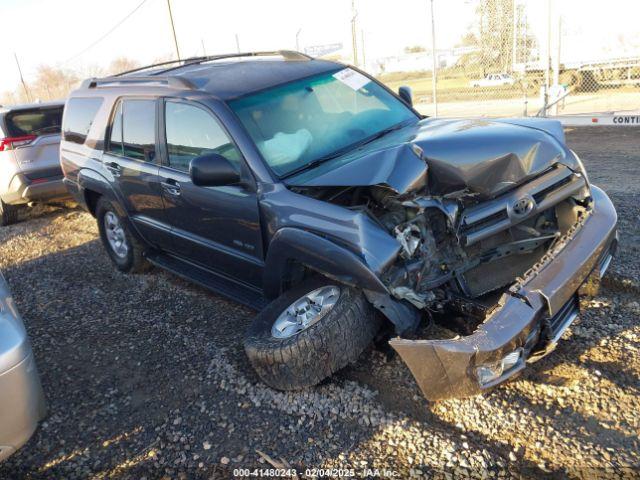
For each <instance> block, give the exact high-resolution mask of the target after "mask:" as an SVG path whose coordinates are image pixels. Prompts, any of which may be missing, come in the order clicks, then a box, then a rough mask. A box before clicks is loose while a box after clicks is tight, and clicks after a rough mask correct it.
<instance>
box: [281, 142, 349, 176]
mask: <svg viewBox="0 0 640 480" xmlns="http://www.w3.org/2000/svg"><path fill="white" fill-rule="evenodd" d="M351 148H352V147H351ZM351 148H341V149H340V150H337V151H335V152H333V153H332V154H330V155H325V156H324V157H320V158H316V159H315V160H312V161H310V162H308V163H305V164H304V165H301V166H299V167H298V168H294V169H293V170H291V171H290V172H287V173H285V174H284V175H282V176H281V177H280V178H282V179H285V178H289V177H293V176H294V175H296V174H298V173H300V172H304V171H305V170H310V169H312V168H315V167H317V166H318V165H320V164H321V163H324V162H326V161H327V160H331V159H332V158H336V157H339V156H340V155H342V154H343V153H346V152H347V151H349V150H351Z"/></svg>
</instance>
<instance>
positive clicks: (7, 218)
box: [0, 200, 20, 227]
mask: <svg viewBox="0 0 640 480" xmlns="http://www.w3.org/2000/svg"><path fill="white" fill-rule="evenodd" d="M19 211H20V208H19V207H17V206H15V205H8V204H6V203H4V202H3V201H2V200H0V226H2V227H4V226H6V225H11V224H12V223H16V222H17V221H18V212H19Z"/></svg>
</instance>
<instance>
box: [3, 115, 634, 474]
mask: <svg viewBox="0 0 640 480" xmlns="http://www.w3.org/2000/svg"><path fill="white" fill-rule="evenodd" d="M568 141H569V144H570V145H571V147H572V148H573V149H574V150H575V151H576V152H577V153H578V154H579V155H580V156H581V157H582V158H583V160H584V161H585V163H586V165H587V168H588V171H589V172H590V175H591V178H592V180H593V181H594V183H596V184H599V185H601V186H603V187H604V188H605V189H606V190H607V191H608V192H609V193H610V195H611V196H612V198H613V200H614V202H615V203H616V206H617V208H618V213H619V215H620V230H621V249H620V255H619V257H618V259H617V260H616V261H615V263H614V264H613V265H612V267H611V274H610V276H609V277H608V279H607V281H606V283H605V286H604V289H603V290H602V291H601V295H600V296H599V297H598V298H596V299H595V300H594V301H592V302H591V303H590V304H589V305H588V308H587V310H586V312H585V313H584V315H582V316H581V318H580V320H579V321H577V322H576V324H575V325H574V327H573V328H572V329H570V331H569V332H568V333H567V334H565V337H566V338H570V341H566V342H561V344H560V345H559V346H558V348H557V350H556V352H554V354H553V355H551V356H549V357H547V358H545V359H544V360H542V361H541V362H539V363H537V364H536V365H534V366H532V367H531V368H529V369H527V371H526V372H525V373H524V374H523V375H522V376H521V377H520V378H518V379H516V380H514V381H512V382H510V383H509V384H507V385H505V386H503V387H501V388H498V389H496V390H494V391H492V392H491V393H489V394H487V395H485V396H478V397H475V398H469V399H461V400H449V401H443V402H440V403H429V402H427V401H426V400H425V399H424V398H423V397H422V396H421V394H420V392H419V390H418V388H417V386H416V385H415V383H414V381H413V379H412V377H411V375H410V373H409V371H408V369H407V368H406V367H405V366H404V364H403V363H402V362H401V361H400V360H399V359H398V357H397V356H395V357H394V356H391V357H389V356H388V355H387V354H386V353H385V352H382V351H379V350H373V349H372V350H370V351H368V352H366V353H365V354H364V355H363V356H362V357H361V359H360V361H359V362H358V363H357V364H355V365H353V366H351V367H349V368H347V369H345V370H343V371H342V372H340V373H339V374H338V375H336V376H335V377H334V378H332V379H330V380H329V381H327V382H325V384H323V385H322V386H320V387H317V388H314V389H309V390H305V391H302V392H298V393H280V392H276V391H273V390H271V389H269V388H267V387H266V386H264V385H263V384H261V383H260V382H259V381H258V379H257V377H256V376H255V374H254V373H253V372H252V370H251V367H250V366H249V364H248V361H247V360H246V358H245V356H244V352H243V350H242V342H241V341H242V336H243V332H244V330H245V328H246V327H247V325H248V323H249V322H250V320H251V317H252V315H253V312H251V311H250V310H247V309H245V308H243V307H240V306H238V305H237V304H235V303H232V302H229V301H227V300H225V299H222V298H220V297H218V296H215V295H213V294H211V293H209V292H207V291H205V290H202V289H200V288H198V287H194V286H192V285H190V284H188V283H187V282H184V281H181V280H180V279H178V278H176V277H174V276H171V275H169V274H166V273H164V272H162V271H159V270H157V269H156V270H153V271H152V272H150V273H147V274H144V275H123V274H121V273H119V272H118V271H116V270H115V269H114V268H113V267H112V266H111V264H110V262H109V260H108V258H107V255H106V253H104V251H103V249H102V247H101V245H100V243H99V240H98V238H97V228H96V226H95V221H94V219H93V218H92V217H90V216H89V215H88V214H86V213H83V212H82V211H79V210H73V209H62V208H55V207H44V208H40V209H38V210H37V211H34V212H32V213H31V214H30V215H29V218H28V219H26V220H25V221H23V222H21V223H19V224H17V225H14V226H11V227H8V228H3V229H1V230H0V268H1V269H2V271H3V272H4V274H5V276H6V278H7V281H8V283H9V284H10V286H11V288H12V290H13V293H14V296H15V298H16V301H17V304H18V307H19V309H20V311H21V313H22V315H23V317H24V319H25V322H26V324H27V329H28V330H29V333H30V335H31V338H32V342H33V346H34V350H35V354H36V358H37V361H38V364H39V368H40V372H41V375H42V380H43V384H44V389H45V392H46V395H47V399H48V404H49V415H48V418H47V419H46V421H45V422H44V423H43V424H42V426H41V427H40V428H39V429H38V431H37V432H36V434H35V435H34V437H33V438H32V439H31V441H30V442H29V443H28V444H27V445H26V446H25V447H24V448H23V449H22V450H20V452H18V453H17V454H16V455H14V456H13V457H11V458H10V459H9V460H8V461H7V462H6V463H4V464H2V465H0V478H2V479H5V478H7V479H18V478H47V479H48V478H63V477H64V478H105V477H118V478H120V477H122V478H142V477H143V476H145V477H146V478H163V477H165V478H232V477H233V470H234V469H236V468H239V467H241V468H254V467H257V468H268V467H269V466H270V465H269V463H268V462H266V461H265V460H264V458H262V457H261V455H260V454H259V453H258V450H259V451H261V452H264V453H265V454H266V455H268V456H270V457H272V458H273V459H275V460H277V461H284V462H285V463H286V464H290V465H291V466H292V467H295V468H297V469H298V471H300V472H304V469H305V468H312V469H313V468H353V469H355V473H356V475H358V476H362V475H363V472H364V471H363V468H378V469H387V470H389V471H390V472H393V474H394V475H395V476H396V478H407V477H411V476H416V477H419V476H436V477H443V478H444V477H447V478H450V475H451V474H454V475H459V476H473V477H477V478H490V477H494V478H498V477H512V476H518V477H520V476H522V477H524V478H533V477H540V476H546V477H551V478H564V477H566V476H571V477H579V478H592V477H594V476H598V477H607V478H608V477H614V476H628V477H631V476H638V475H640V454H639V452H640V445H639V441H638V433H639V423H640V422H639V420H638V412H640V355H639V353H640V327H639V326H638V316H639V314H640V304H639V295H638V293H639V292H640V286H639V282H638V280H639V278H640V275H639V273H640V260H639V259H638V257H639V255H638V253H639V252H638V245H639V240H640V209H639V207H638V200H639V199H640V196H639V193H640V153H639V149H638V145H639V144H638V129H622V128H620V129H614V128H612V129H606V128H602V127H598V128H587V129H576V130H573V131H569V132H568ZM364 473H367V472H364ZM369 473H370V474H371V475H369V476H373V474H374V473H375V472H369ZM380 473H383V472H382V471H381V472H380ZM365 476H366V475H365Z"/></svg>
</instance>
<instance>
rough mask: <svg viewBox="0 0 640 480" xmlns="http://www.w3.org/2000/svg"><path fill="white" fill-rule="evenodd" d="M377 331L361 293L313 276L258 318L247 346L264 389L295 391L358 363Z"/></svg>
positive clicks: (377, 322) (249, 333) (375, 320)
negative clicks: (353, 363) (352, 363)
mask: <svg viewBox="0 0 640 480" xmlns="http://www.w3.org/2000/svg"><path fill="white" fill-rule="evenodd" d="M379 327H380V323H379V319H378V317H377V316H376V315H375V312H374V310H373V307H372V306H371V305H370V304H369V302H368V301H367V300H366V298H365V297H364V295H363V294H362V292H360V291H359V290H356V289H355V288H352V287H347V286H344V285H340V284H338V283H336V282H333V281H331V280H328V279H326V278H324V277H312V278H309V279H307V280H304V281H303V282H302V283H300V284H299V285H297V286H295V287H294V288H292V289H291V290H288V291H286V292H285V293H284V294H282V295H281V296H280V297H279V298H278V299H276V300H274V301H273V302H272V303H271V304H269V305H268V306H267V307H266V308H265V309H264V310H263V311H262V312H260V313H259V314H258V316H257V317H256V318H255V319H254V321H253V324H252V325H251V327H250V328H249V330H248V331H247V335H246V338H245V343H244V347H245V352H246V353H247V356H248V357H249V361H250V362H251V365H252V366H253V368H254V369H255V370H256V372H257V373H258V375H259V376H260V378H261V379H262V380H263V381H264V382H265V383H266V384H268V385H269V386H271V387H273V388H277V389H279V390H295V389H299V388H303V387H308V386H311V385H316V384H317V383H319V382H320V381H322V380H324V379H325V378H327V377H329V376H330V375H332V374H333V373H334V372H336V371H338V370H340V369H341V368H343V367H345V366H347V365H348V364H349V363H351V362H353V361H355V360H356V359H357V358H358V357H359V356H360V354H361V353H362V351H363V350H364V349H365V348H366V347H367V346H368V345H369V344H370V343H371V341H372V340H373V337H374V336H375V334H376V332H377V331H378V329H379Z"/></svg>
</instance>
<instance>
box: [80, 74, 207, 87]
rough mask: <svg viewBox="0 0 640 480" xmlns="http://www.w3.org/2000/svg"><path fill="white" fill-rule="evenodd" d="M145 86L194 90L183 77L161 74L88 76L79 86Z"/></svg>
mask: <svg viewBox="0 0 640 480" xmlns="http://www.w3.org/2000/svg"><path fill="white" fill-rule="evenodd" d="M125 85H126V86H131V85H133V86H145V87H171V88H175V89H176V90H195V89H196V87H195V85H194V84H193V83H191V82H190V81H189V80H187V79H186V78H183V77H163V76H145V77H143V76H139V77H118V76H113V77H105V78H89V79H88V80H85V81H84V82H82V86H81V87H80V88H98V87H120V86H125Z"/></svg>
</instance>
